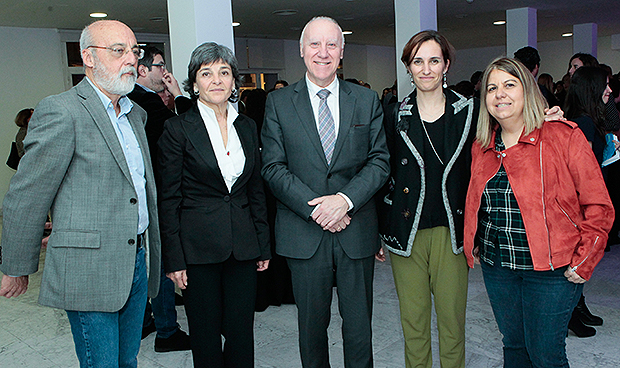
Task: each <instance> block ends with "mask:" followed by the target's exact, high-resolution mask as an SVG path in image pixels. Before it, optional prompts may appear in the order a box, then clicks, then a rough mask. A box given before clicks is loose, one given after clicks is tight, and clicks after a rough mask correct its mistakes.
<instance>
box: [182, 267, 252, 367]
mask: <svg viewBox="0 0 620 368" xmlns="http://www.w3.org/2000/svg"><path fill="white" fill-rule="evenodd" d="M256 272H257V271H256V261H254V260H251V261H237V260H236V259H235V258H234V256H232V255H231V256H230V257H229V258H228V259H227V260H226V261H224V262H221V263H214V264H200V265H192V264H188V265H187V288H186V289H185V290H183V299H184V301H185V311H186V313H187V322H188V325H189V338H190V343H191V347H192V356H193V360H194V367H209V368H223V367H226V368H253V367H254V303H255V301H256ZM222 336H223V337H224V339H225V342H224V348H223V351H222Z"/></svg>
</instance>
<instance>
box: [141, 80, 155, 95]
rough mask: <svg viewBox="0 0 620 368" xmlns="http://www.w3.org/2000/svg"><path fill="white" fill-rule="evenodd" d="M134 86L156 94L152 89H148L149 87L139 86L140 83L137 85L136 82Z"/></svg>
mask: <svg viewBox="0 0 620 368" xmlns="http://www.w3.org/2000/svg"><path fill="white" fill-rule="evenodd" d="M136 86H140V87H142V89H143V90H145V91H147V92H153V93H157V92H155V91H153V90H152V89H150V88H149V87H147V86H143V85H141V84H140V83H138V82H136Z"/></svg>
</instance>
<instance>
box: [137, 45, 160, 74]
mask: <svg viewBox="0 0 620 368" xmlns="http://www.w3.org/2000/svg"><path fill="white" fill-rule="evenodd" d="M142 50H144V56H143V57H142V59H139V60H138V65H144V66H145V67H147V68H148V69H149V70H151V68H152V67H153V60H154V59H155V56H157V55H161V56H162V57H164V52H163V51H161V50H160V49H158V48H157V47H155V46H145V47H142Z"/></svg>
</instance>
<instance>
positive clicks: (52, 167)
mask: <svg viewBox="0 0 620 368" xmlns="http://www.w3.org/2000/svg"><path fill="white" fill-rule="evenodd" d="M127 116H128V120H129V123H130V124H131V126H132V128H133V131H134V133H135V135H136V138H137V140H138V143H139V144H140V148H141V150H142V158H143V160H144V167H145V175H146V192H147V197H148V200H147V201H148V203H147V205H148V210H149V223H150V225H149V228H148V230H147V243H148V247H147V260H148V262H147V267H148V269H149V296H155V295H157V291H158V289H159V275H160V272H161V268H160V267H161V266H160V240H159V224H158V218H157V198H156V189H155V180H154V178H153V171H152V168H151V160H150V155H149V150H148V143H147V140H146V135H145V133H144V123H145V121H146V113H145V112H144V110H143V109H142V108H140V107H139V106H138V105H135V104H134V106H133V109H132V110H131V112H130V113H129V114H128V115H127ZM24 145H25V149H26V154H25V155H24V157H23V158H22V160H21V162H20V166H19V170H18V171H17V173H16V174H15V175H14V176H13V178H12V180H11V185H10V188H9V191H8V192H7V194H6V196H5V199H4V203H3V211H4V213H3V230H2V264H1V265H0V270H1V271H2V272H4V273H5V274H8V275H15V276H19V275H29V274H32V273H34V272H36V271H37V269H38V264H39V252H40V248H41V235H42V232H43V226H44V224H45V220H46V216H47V213H48V211H50V210H51V215H52V221H53V230H52V234H51V236H50V239H49V243H48V247H47V254H46V260H45V268H44V271H43V280H42V282H41V292H40V294H39V302H40V303H41V304H43V305H47V306H50V307H54V308H61V309H66V310H78V311H102V312H115V311H118V310H119V309H120V308H122V307H123V305H124V304H125V302H126V301H127V298H128V297H129V292H130V289H131V285H132V281H133V273H134V265H135V259H136V244H135V241H136V237H137V234H136V233H137V228H138V204H137V201H136V199H137V195H136V192H135V190H134V186H133V183H132V180H131V176H130V173H129V168H128V166H127V163H126V161H125V157H124V154H123V150H122V148H121V145H120V143H119V141H118V138H117V136H116V133H115V132H114V128H113V127H112V124H111V123H110V118H109V117H108V115H107V113H106V111H105V109H104V107H103V105H102V103H101V100H100V99H99V97H98V96H97V93H96V92H95V90H94V89H93V87H92V86H91V85H90V84H89V83H88V81H86V80H83V81H82V82H80V83H79V84H78V85H77V86H75V87H74V88H72V89H70V90H69V91H67V92H64V93H61V94H59V95H55V96H50V97H47V98H45V99H43V100H42V101H41V102H40V103H39V104H38V105H37V107H36V108H35V111H34V114H33V116H32V119H31V120H30V124H29V131H28V135H27V136H26V140H25V142H24Z"/></svg>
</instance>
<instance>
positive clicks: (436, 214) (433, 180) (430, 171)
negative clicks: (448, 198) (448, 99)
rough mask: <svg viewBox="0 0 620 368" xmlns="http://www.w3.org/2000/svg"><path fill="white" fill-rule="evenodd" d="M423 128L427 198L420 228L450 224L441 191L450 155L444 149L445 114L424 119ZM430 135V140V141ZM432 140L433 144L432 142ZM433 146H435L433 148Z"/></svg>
mask: <svg viewBox="0 0 620 368" xmlns="http://www.w3.org/2000/svg"><path fill="white" fill-rule="evenodd" d="M422 124H423V129H422V130H424V128H426V132H427V133H428V136H426V133H423V134H424V135H425V136H424V137H423V141H424V148H423V150H422V152H423V158H424V165H425V166H426V198H425V199H424V206H423V207H422V216H421V217H420V225H419V227H418V228H419V229H430V228H433V227H437V226H446V227H447V226H448V217H447V216H446V208H445V206H444V204H443V194H442V192H441V179H442V177H443V172H444V168H445V164H446V163H447V161H448V159H449V157H444V156H445V150H444V136H445V129H446V123H445V114H444V115H441V117H439V119H437V120H435V121H434V122H430V123H429V122H426V121H422ZM429 137H430V141H429ZM431 141H432V144H431ZM433 147H434V148H435V149H434V150H433ZM435 151H436V152H437V154H438V155H439V157H440V158H441V161H443V163H442V162H440V161H439V159H438V158H437V155H436V154H435Z"/></svg>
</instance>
